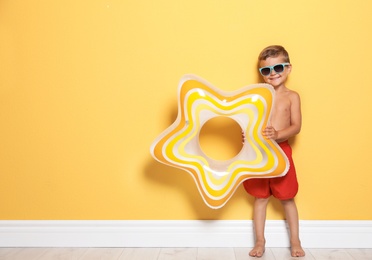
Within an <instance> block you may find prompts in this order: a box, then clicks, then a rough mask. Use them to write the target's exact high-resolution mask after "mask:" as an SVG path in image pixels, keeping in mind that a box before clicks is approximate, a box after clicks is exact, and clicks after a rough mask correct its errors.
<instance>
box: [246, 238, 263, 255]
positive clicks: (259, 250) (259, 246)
mask: <svg viewBox="0 0 372 260" xmlns="http://www.w3.org/2000/svg"><path fill="white" fill-rule="evenodd" d="M264 253H265V241H262V242H261V241H256V244H255V245H254V247H253V249H252V250H251V252H249V256H253V257H261V256H263V254H264Z"/></svg>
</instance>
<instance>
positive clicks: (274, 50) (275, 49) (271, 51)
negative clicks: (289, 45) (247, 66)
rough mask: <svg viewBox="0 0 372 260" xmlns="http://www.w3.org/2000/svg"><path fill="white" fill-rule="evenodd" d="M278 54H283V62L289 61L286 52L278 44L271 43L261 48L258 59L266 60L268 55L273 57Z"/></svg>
mask: <svg viewBox="0 0 372 260" xmlns="http://www.w3.org/2000/svg"><path fill="white" fill-rule="evenodd" d="M279 55H283V57H284V62H288V63H290V60H289V55H288V52H287V51H286V50H285V49H284V47H283V46H280V45H271V46H268V47H266V48H265V49H263V50H262V51H261V53H260V55H259V56H258V61H261V60H266V59H267V58H269V57H273V58H275V57H278V56H279Z"/></svg>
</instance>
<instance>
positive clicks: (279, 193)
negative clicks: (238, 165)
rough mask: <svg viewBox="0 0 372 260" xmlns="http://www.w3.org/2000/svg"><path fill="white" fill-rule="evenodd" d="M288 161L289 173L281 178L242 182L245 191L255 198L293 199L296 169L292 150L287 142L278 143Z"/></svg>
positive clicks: (296, 186)
mask: <svg viewBox="0 0 372 260" xmlns="http://www.w3.org/2000/svg"><path fill="white" fill-rule="evenodd" d="M279 146H280V147H281V148H282V150H283V151H284V153H285V154H286V155H287V157H288V160H289V171H288V173H287V174H286V175H284V176H283V177H277V178H257V179H249V180H246V181H244V182H243V185H244V188H245V190H246V191H247V192H248V193H249V194H251V195H252V196H254V197H256V198H262V199H264V198H268V197H270V196H271V195H273V196H274V197H275V198H277V199H279V200H288V199H293V198H294V197H295V196H296V194H297V191H298V182H297V177H296V169H295V166H294V164H293V160H292V148H291V146H290V145H289V144H288V141H284V142H282V143H279Z"/></svg>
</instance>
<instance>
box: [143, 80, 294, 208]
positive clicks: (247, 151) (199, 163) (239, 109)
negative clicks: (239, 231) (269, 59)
mask: <svg viewBox="0 0 372 260" xmlns="http://www.w3.org/2000/svg"><path fill="white" fill-rule="evenodd" d="M274 95H275V91H274V89H273V87H272V86H271V85H268V84H254V85H250V86H247V87H244V88H241V89H239V90H237V91H231V92H226V91H222V90H219V89H217V88H215V87H213V86H212V85H211V84H209V83H208V82H206V81H205V80H203V79H202V78H200V77H197V76H195V75H185V76H184V77H182V79H181V80H180V83H179V86H178V116H177V119H176V121H175V122H174V123H173V124H172V125H171V126H170V127H168V128H167V129H166V130H165V131H164V132H163V133H162V134H161V135H160V136H158V137H157V138H156V139H155V141H154V142H153V144H152V145H151V149H150V150H151V155H152V156H153V157H154V158H155V159H156V160H157V161H159V162H161V163H163V164H166V165H169V166H172V167H177V168H180V169H182V170H185V171H187V172H188V173H190V174H191V176H192V177H193V179H194V180H195V183H196V185H197V187H198V189H199V192H200V194H201V196H202V198H203V200H204V202H205V203H206V204H207V205H208V206H209V207H211V208H214V209H217V208H221V207H222V206H224V205H225V204H226V202H227V201H228V200H229V199H230V198H231V196H232V195H233V194H234V192H235V190H236V189H237V187H238V186H239V185H240V184H241V183H242V182H243V181H244V180H247V179H250V178H273V177H280V176H284V175H285V174H286V173H287V172H288V169H289V163H288V158H287V157H286V155H285V154H284V152H283V151H282V149H281V148H280V147H279V146H278V145H277V143H276V142H275V141H272V140H270V139H266V138H264V137H263V136H262V134H261V132H262V129H264V128H265V127H266V125H267V122H268V121H269V119H270V113H271V110H272V107H273V102H274ZM219 116H224V117H229V118H231V119H233V120H235V121H236V122H237V123H238V124H239V125H240V127H241V128H242V130H243V131H244V133H245V138H246V140H245V142H244V144H243V147H242V149H241V151H240V152H239V153H238V154H237V155H236V156H235V157H233V158H231V159H228V160H225V161H219V160H214V159H212V158H209V157H208V156H207V155H205V153H204V152H203V151H202V149H201V147H200V143H199V133H200V130H201V128H202V127H203V125H204V124H205V123H206V122H207V121H208V120H210V119H212V118H215V117H219Z"/></svg>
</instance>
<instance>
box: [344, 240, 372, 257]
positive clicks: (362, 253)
mask: <svg viewBox="0 0 372 260" xmlns="http://www.w3.org/2000/svg"><path fill="white" fill-rule="evenodd" d="M371 243H372V241H371ZM346 252H348V253H349V254H350V255H351V256H352V257H353V258H354V259H357V260H371V259H372V249H346Z"/></svg>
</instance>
